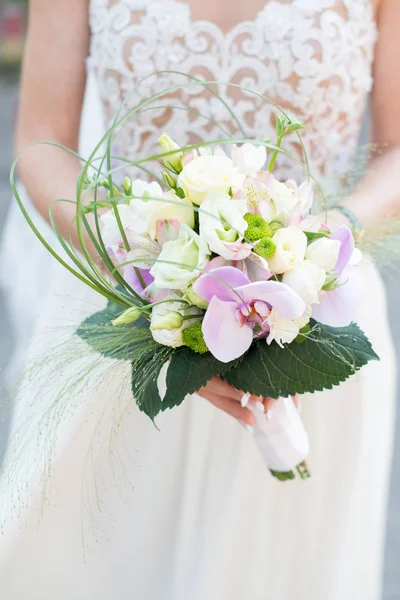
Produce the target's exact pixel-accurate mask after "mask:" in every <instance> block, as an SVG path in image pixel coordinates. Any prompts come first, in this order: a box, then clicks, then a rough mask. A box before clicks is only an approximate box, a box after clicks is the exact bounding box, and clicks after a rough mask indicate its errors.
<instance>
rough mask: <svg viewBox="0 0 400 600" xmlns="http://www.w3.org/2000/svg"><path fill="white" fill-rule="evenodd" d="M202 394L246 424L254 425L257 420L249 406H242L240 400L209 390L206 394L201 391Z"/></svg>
mask: <svg viewBox="0 0 400 600" xmlns="http://www.w3.org/2000/svg"><path fill="white" fill-rule="evenodd" d="M200 396H203V398H206V400H208V401H209V402H211V404H214V406H216V407H217V408H219V409H220V410H223V411H224V412H226V413H228V415H230V416H231V417H234V418H235V419H238V420H239V421H243V422H244V423H246V425H250V426H251V427H254V424H255V421H254V417H253V415H252V414H251V412H250V411H249V410H247V408H243V407H242V406H240V404H239V402H237V401H236V400H233V399H232V398H227V397H226V396H219V395H218V394H214V393H213V392H211V391H209V390H207V392H205V393H204V394H202V393H201V392H200Z"/></svg>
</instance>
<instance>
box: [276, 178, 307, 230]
mask: <svg viewBox="0 0 400 600" xmlns="http://www.w3.org/2000/svg"><path fill="white" fill-rule="evenodd" d="M267 186H268V189H269V191H270V194H271V197H272V199H273V200H274V202H275V204H276V205H277V206H278V207H279V211H280V212H279V214H278V215H277V216H276V219H277V220H285V218H286V217H288V216H290V215H291V214H292V212H293V211H296V212H299V213H301V214H305V213H306V212H307V211H308V210H309V209H310V208H311V205H312V200H313V189H312V185H311V184H310V183H307V182H306V183H302V184H301V185H300V186H297V184H296V183H295V182H294V181H292V180H288V181H287V182H286V183H281V182H280V181H278V180H277V179H275V177H273V176H272V177H269V179H268V183H267Z"/></svg>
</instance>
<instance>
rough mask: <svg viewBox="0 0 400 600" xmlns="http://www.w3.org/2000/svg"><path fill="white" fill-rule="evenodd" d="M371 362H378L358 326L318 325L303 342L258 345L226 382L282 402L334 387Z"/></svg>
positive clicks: (228, 374)
mask: <svg viewBox="0 0 400 600" xmlns="http://www.w3.org/2000/svg"><path fill="white" fill-rule="evenodd" d="M370 360H379V358H378V356H377V355H376V354H375V352H374V351H373V349H372V346H371V344H370V342H369V340H368V338H367V337H366V336H365V335H364V333H363V332H362V331H361V330H360V328H359V327H358V326H357V325H356V324H354V323H353V324H351V325H350V326H349V327H343V328H334V327H327V326H325V325H321V324H320V323H316V322H315V321H314V322H312V323H311V333H310V334H309V335H308V336H307V337H306V338H305V340H304V342H303V343H301V344H296V343H293V344H290V345H286V346H285V347H284V348H280V347H279V346H278V345H277V344H275V343H273V344H271V345H270V346H268V344H267V343H266V342H265V340H260V341H259V342H257V343H255V344H254V345H253V346H252V347H251V349H250V351H249V352H248V353H247V354H246V355H245V357H244V358H243V360H242V361H241V362H240V363H239V365H238V366H237V367H236V368H234V369H231V370H230V371H228V373H227V374H226V375H225V379H226V380H227V381H228V383H230V384H231V385H233V386H235V387H236V388H239V389H243V390H244V391H246V392H250V393H252V394H255V395H260V396H264V397H270V398H278V397H279V396H288V395H294V394H296V393H298V394H304V393H307V392H316V391H322V390H324V389H331V388H332V387H333V386H335V385H339V384H340V383H341V382H343V381H345V380H346V379H348V378H349V377H350V376H351V375H353V374H354V373H355V372H356V371H358V370H359V369H360V368H361V367H363V366H364V365H365V364H367V363H368V362H369V361H370Z"/></svg>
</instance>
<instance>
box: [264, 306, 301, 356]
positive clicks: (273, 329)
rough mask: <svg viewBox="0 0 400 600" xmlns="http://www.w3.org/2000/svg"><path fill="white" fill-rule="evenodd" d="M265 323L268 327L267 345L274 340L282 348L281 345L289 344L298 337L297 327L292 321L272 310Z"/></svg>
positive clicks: (298, 328)
mask: <svg viewBox="0 0 400 600" xmlns="http://www.w3.org/2000/svg"><path fill="white" fill-rule="evenodd" d="M267 323H268V325H269V327H270V332H269V335H268V337H267V344H271V342H272V341H273V340H275V341H276V343H277V344H279V346H280V347H281V348H283V344H290V343H291V342H293V340H294V339H295V338H296V337H297V336H298V335H299V331H300V327H299V325H298V324H297V323H296V322H295V321H292V319H287V318H285V317H282V316H281V315H280V314H279V313H277V312H276V310H275V309H274V308H273V309H272V310H271V312H270V314H269V316H268V317H267Z"/></svg>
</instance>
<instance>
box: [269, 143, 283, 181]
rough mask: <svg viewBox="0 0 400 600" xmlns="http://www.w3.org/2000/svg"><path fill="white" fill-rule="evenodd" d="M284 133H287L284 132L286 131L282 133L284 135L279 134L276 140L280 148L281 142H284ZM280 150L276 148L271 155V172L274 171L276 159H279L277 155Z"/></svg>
mask: <svg viewBox="0 0 400 600" xmlns="http://www.w3.org/2000/svg"><path fill="white" fill-rule="evenodd" d="M284 135H285V134H284V133H282V135H280V136H278V138H277V140H276V144H275V145H276V147H277V148H280V147H281V144H282V140H283V136H284ZM278 152H279V150H274V153H273V155H272V157H271V160H270V163H269V166H268V171H269V172H270V173H272V170H273V168H274V166H275V161H276V159H277V157H278Z"/></svg>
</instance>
